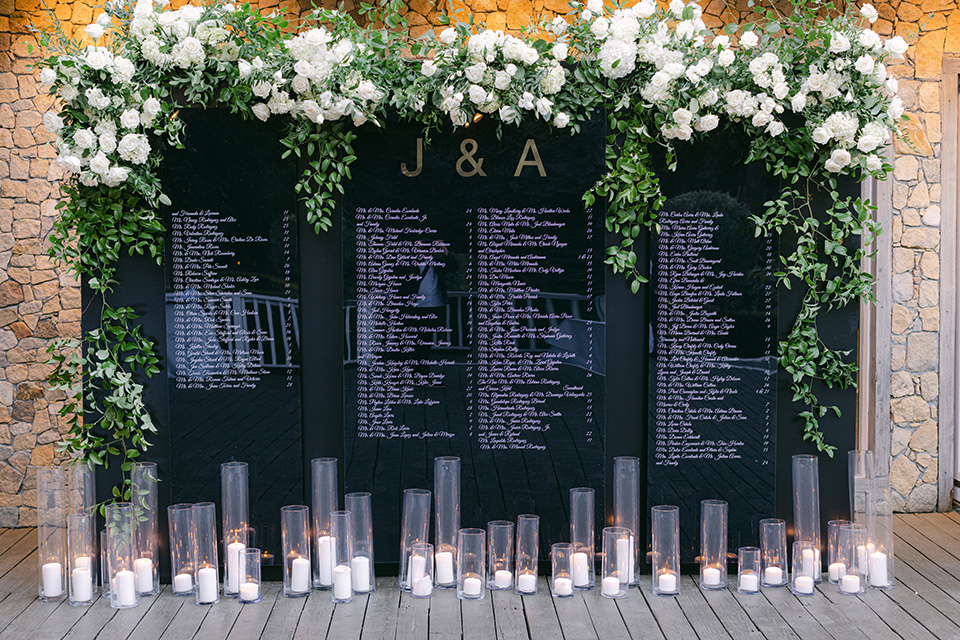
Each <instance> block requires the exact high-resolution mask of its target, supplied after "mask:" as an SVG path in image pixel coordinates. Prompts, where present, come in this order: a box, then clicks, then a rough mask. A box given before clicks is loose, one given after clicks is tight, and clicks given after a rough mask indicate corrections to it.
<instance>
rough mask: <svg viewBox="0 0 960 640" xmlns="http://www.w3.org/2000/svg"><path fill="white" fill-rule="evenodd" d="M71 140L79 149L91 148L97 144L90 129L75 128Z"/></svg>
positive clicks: (95, 137)
mask: <svg viewBox="0 0 960 640" xmlns="http://www.w3.org/2000/svg"><path fill="white" fill-rule="evenodd" d="M73 141H74V143H76V145H77V146H78V147H80V148H81V149H92V148H94V147H95V146H97V136H95V135H94V133H93V131H90V129H77V130H76V131H74V132H73Z"/></svg>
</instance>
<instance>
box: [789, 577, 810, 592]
mask: <svg viewBox="0 0 960 640" xmlns="http://www.w3.org/2000/svg"><path fill="white" fill-rule="evenodd" d="M813 584H814V583H813V578H811V577H810V576H797V577H796V578H794V580H793V588H794V589H796V590H797V593H813Z"/></svg>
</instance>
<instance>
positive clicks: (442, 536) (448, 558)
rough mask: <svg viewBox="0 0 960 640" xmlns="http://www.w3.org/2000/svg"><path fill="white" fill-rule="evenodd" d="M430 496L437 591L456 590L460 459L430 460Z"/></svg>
mask: <svg viewBox="0 0 960 640" xmlns="http://www.w3.org/2000/svg"><path fill="white" fill-rule="evenodd" d="M433 494H434V501H435V503H436V514H435V519H436V528H435V531H434V542H435V543H436V544H435V549H436V571H435V572H434V578H435V581H436V585H437V587H440V588H443V589H454V588H456V586H457V568H456V566H455V562H454V561H455V560H456V557H457V534H458V533H459V532H460V458H458V457H456V456H441V457H438V458H434V460H433Z"/></svg>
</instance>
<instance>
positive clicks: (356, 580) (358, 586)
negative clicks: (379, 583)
mask: <svg viewBox="0 0 960 640" xmlns="http://www.w3.org/2000/svg"><path fill="white" fill-rule="evenodd" d="M350 575H351V576H353V590H354V591H356V592H357V593H366V592H367V591H370V558H368V557H366V556H356V557H355V558H354V559H353V560H351V561H350Z"/></svg>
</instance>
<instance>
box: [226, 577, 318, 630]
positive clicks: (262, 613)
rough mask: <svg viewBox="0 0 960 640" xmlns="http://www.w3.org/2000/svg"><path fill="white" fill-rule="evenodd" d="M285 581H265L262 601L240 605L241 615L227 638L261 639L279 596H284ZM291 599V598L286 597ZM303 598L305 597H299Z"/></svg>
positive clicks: (261, 595)
mask: <svg viewBox="0 0 960 640" xmlns="http://www.w3.org/2000/svg"><path fill="white" fill-rule="evenodd" d="M282 592H283V583H280V582H265V583H263V585H262V586H261V591H260V602H256V603H253V604H242V605H240V615H238V616H237V621H236V622H235V623H234V624H233V628H232V629H231V630H230V634H229V635H228V636H227V640H259V639H260V637H261V635H262V634H263V629H264V627H266V626H267V620H269V619H270V612H271V611H272V610H273V605H274V604H275V603H276V601H277V598H284V595H283V593H282ZM284 599H286V600H289V599H290V598H284ZM297 600H303V598H297Z"/></svg>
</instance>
